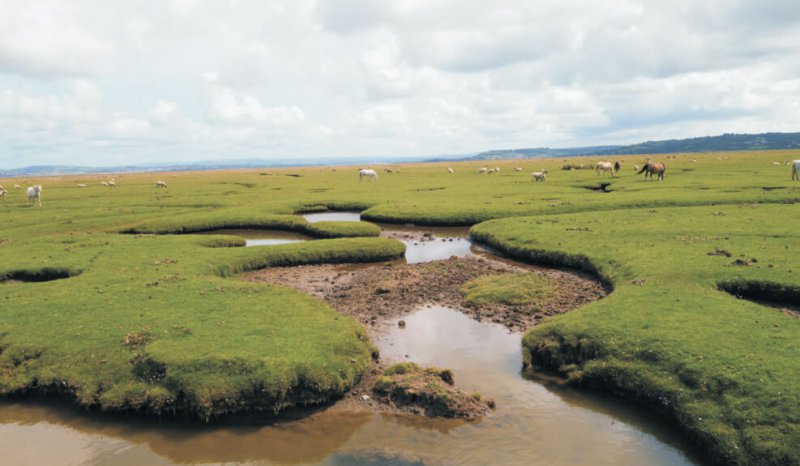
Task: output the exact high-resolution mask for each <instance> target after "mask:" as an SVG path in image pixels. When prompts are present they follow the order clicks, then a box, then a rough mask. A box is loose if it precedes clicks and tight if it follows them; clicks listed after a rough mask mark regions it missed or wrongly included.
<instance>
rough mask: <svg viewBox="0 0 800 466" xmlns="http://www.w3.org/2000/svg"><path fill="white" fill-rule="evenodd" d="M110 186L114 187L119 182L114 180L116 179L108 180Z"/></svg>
mask: <svg viewBox="0 0 800 466" xmlns="http://www.w3.org/2000/svg"><path fill="white" fill-rule="evenodd" d="M108 186H109V187H111V188H113V187H115V186H117V182H116V181H114V180H111V181H109V182H108Z"/></svg>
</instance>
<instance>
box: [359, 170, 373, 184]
mask: <svg viewBox="0 0 800 466" xmlns="http://www.w3.org/2000/svg"><path fill="white" fill-rule="evenodd" d="M364 178H367V179H369V180H374V181H378V174H377V173H375V170H371V169H363V168H362V169H361V170H359V171H358V181H362V180H363V179H364Z"/></svg>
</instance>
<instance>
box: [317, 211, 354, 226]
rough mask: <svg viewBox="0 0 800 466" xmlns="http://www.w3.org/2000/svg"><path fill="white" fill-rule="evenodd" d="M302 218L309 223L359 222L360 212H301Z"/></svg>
mask: <svg viewBox="0 0 800 466" xmlns="http://www.w3.org/2000/svg"><path fill="white" fill-rule="evenodd" d="M303 218H304V219H306V220H308V221H309V222H311V223H316V222H360V221H361V213H360V212H316V213H313V214H303Z"/></svg>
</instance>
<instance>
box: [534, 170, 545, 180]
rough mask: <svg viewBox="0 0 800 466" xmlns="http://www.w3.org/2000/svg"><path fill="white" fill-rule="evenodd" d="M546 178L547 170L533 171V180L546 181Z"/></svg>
mask: <svg viewBox="0 0 800 466" xmlns="http://www.w3.org/2000/svg"><path fill="white" fill-rule="evenodd" d="M546 178H547V170H542V171H538V172H533V173H531V180H533V181H544V180H545V179H546Z"/></svg>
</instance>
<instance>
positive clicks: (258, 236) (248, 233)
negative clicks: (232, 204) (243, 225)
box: [193, 229, 314, 246]
mask: <svg viewBox="0 0 800 466" xmlns="http://www.w3.org/2000/svg"><path fill="white" fill-rule="evenodd" d="M193 234H198V235H231V236H239V237H241V238H244V240H245V246H273V245H276V244H289V243H301V242H303V241H309V240H312V239H314V238H311V237H310V236H306V235H303V234H300V233H294V232H291V231H281V230H252V229H248V230H214V231H203V232H198V233H193Z"/></svg>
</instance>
